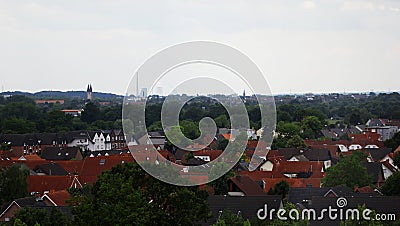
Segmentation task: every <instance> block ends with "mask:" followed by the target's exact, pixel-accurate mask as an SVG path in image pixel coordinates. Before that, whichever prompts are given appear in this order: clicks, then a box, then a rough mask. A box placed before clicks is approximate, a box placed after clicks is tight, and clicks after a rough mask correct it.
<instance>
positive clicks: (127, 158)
mask: <svg viewBox="0 0 400 226" xmlns="http://www.w3.org/2000/svg"><path fill="white" fill-rule="evenodd" d="M133 161H134V160H133V157H132V155H131V154H120V155H110V156H98V157H87V158H85V160H84V161H83V165H82V169H81V171H80V175H79V176H96V177H97V176H98V175H100V174H101V173H102V172H103V171H104V170H111V168H112V167H113V166H117V165H118V164H121V163H126V162H133Z"/></svg>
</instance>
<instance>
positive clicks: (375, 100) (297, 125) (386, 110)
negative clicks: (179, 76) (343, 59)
mask: <svg viewBox="0 0 400 226" xmlns="http://www.w3.org/2000/svg"><path fill="white" fill-rule="evenodd" d="M329 97H330V98H328V97H325V96H321V97H320V98H317V99H316V100H313V101H304V100H302V99H300V98H294V97H290V98H288V99H285V101H278V98H277V101H276V111H277V122H278V125H277V131H278V132H282V134H286V135H285V136H281V137H280V138H284V139H283V141H282V142H281V143H282V144H277V147H284V146H288V145H287V143H288V141H289V140H291V142H289V143H292V145H290V146H296V145H300V146H301V145H302V143H301V142H298V141H300V139H299V137H301V138H302V139H315V138H317V137H318V135H319V134H318V131H319V130H320V129H321V128H323V127H336V126H342V127H344V126H345V125H358V124H365V123H366V122H367V120H368V119H370V118H373V117H375V118H388V119H400V94H398V93H391V94H379V95H375V94H371V95H370V96H369V97H368V98H362V99H354V98H352V97H351V96H350V95H349V96H344V95H341V96H338V97H337V98H332V97H331V96H329ZM193 100H194V101H190V102H188V103H187V104H185V105H184V106H183V108H182V110H181V112H180V115H179V119H180V120H181V126H182V127H183V129H184V134H185V135H186V136H188V137H190V138H191V137H196V136H198V134H199V130H198V123H199V121H200V120H201V119H202V118H204V117H210V118H212V119H214V121H215V123H216V125H217V126H218V127H219V128H230V117H229V114H228V112H227V111H226V109H225V108H224V107H223V106H222V105H221V104H220V103H218V102H216V101H214V100H212V99H210V98H204V97H199V98H194V99H193ZM245 106H246V108H247V112H248V115H249V120H250V127H251V128H254V129H259V128H260V126H261V113H260V108H259V106H258V104H257V103H254V102H251V101H248V102H246V103H245ZM62 108H63V109H66V108H74V109H83V111H82V115H81V116H80V117H72V116H70V115H65V114H63V113H62V112H60V110H61V109H62ZM161 108H162V102H161V101H156V102H151V101H150V102H149V104H147V105H146V111H145V115H146V126H147V128H148V130H149V131H160V130H162V126H161ZM134 113H135V111H134V110H133V111H132V114H134ZM121 114H122V105H121V104H118V103H115V104H113V105H110V106H100V105H99V104H98V103H97V102H89V103H85V102H84V101H83V100H78V99H71V100H68V101H66V103H65V104H64V105H60V104H49V105H45V106H38V105H35V102H34V101H33V100H32V99H30V98H28V97H24V96H11V97H8V98H2V97H0V132H2V133H30V132H58V131H69V130H80V129H90V130H95V129H111V128H121V127H122V122H121ZM126 123H127V125H130V124H132V125H130V126H136V125H135V122H129V120H128V121H127V122H126ZM288 130H289V131H288Z"/></svg>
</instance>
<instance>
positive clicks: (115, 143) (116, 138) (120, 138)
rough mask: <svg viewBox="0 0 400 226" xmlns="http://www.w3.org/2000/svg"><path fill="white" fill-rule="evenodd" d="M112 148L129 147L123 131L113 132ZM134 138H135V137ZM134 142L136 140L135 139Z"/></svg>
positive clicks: (111, 133) (111, 134) (116, 130)
mask: <svg viewBox="0 0 400 226" xmlns="http://www.w3.org/2000/svg"><path fill="white" fill-rule="evenodd" d="M110 137H111V148H112V149H113V150H114V149H123V148H125V147H126V146H127V144H126V141H127V139H126V138H127V137H126V136H125V134H124V131H123V130H121V129H115V130H111V132H110ZM133 138H134V137H133ZM133 141H134V139H133Z"/></svg>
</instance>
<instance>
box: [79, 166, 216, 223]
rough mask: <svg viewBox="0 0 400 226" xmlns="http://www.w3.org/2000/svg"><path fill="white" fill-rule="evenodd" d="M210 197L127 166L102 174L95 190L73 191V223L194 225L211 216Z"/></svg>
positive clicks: (95, 185)
mask: <svg viewBox="0 0 400 226" xmlns="http://www.w3.org/2000/svg"><path fill="white" fill-rule="evenodd" d="M165 170H168V168H165V169H163V171H165ZM207 195H208V194H207V192H205V191H202V190H199V189H198V188H197V187H180V186H175V185H170V184H166V183H164V182H161V181H159V180H158V179H156V178H154V177H152V176H150V175H148V174H147V173H146V172H144V171H143V170H142V168H141V167H140V166H138V165H137V164H136V163H126V164H123V165H118V166H117V167H114V168H113V169H112V170H111V171H106V172H103V173H102V174H101V175H100V176H99V178H98V180H97V181H96V182H95V184H94V185H93V187H92V188H86V189H85V190H84V191H82V193H79V192H76V191H75V192H73V198H72V199H71V204H72V205H74V206H75V207H74V208H73V214H74V222H73V223H74V225H191V224H193V223H194V222H201V221H204V220H205V219H206V218H208V217H209V210H208V206H207Z"/></svg>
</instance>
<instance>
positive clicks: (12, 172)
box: [0, 164, 29, 204]
mask: <svg viewBox="0 0 400 226" xmlns="http://www.w3.org/2000/svg"><path fill="white" fill-rule="evenodd" d="M28 175H29V170H28V169H27V168H26V167H24V165H19V164H13V165H11V166H10V167H8V168H3V169H0V203H1V204H4V203H6V202H11V201H13V200H14V199H17V198H22V197H25V196H27V195H28V184H27V183H26V178H27V177H28Z"/></svg>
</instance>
